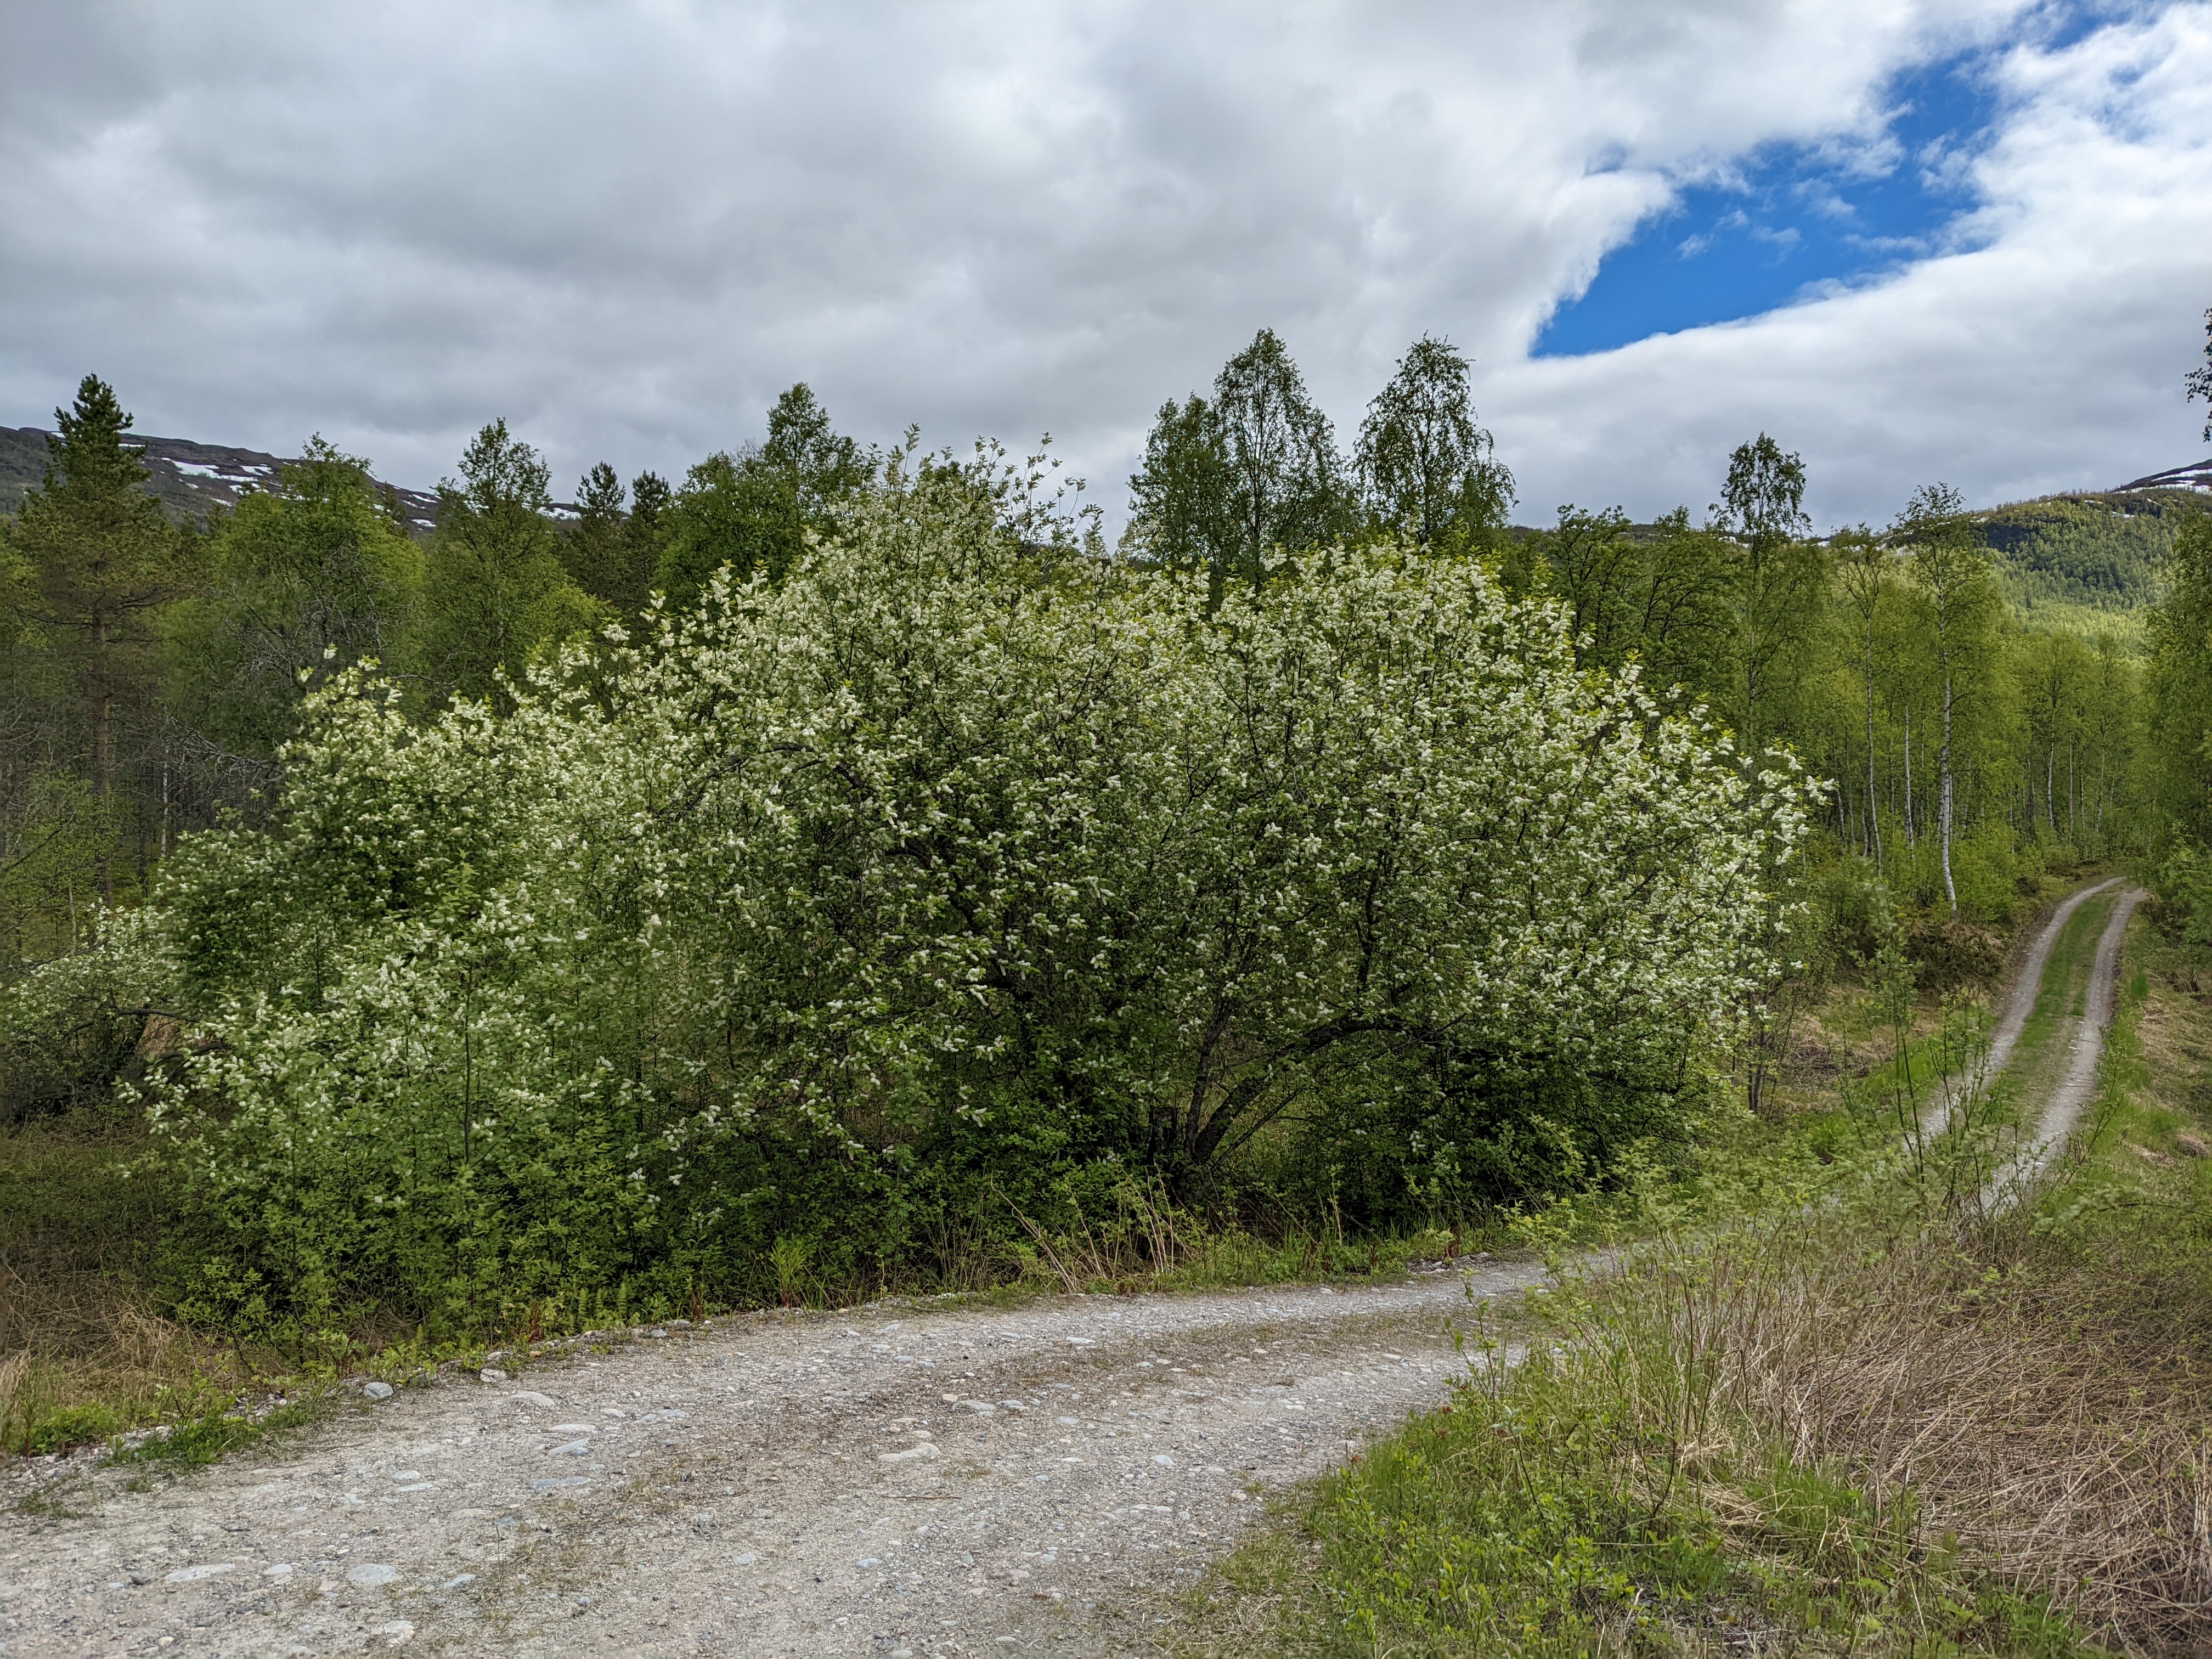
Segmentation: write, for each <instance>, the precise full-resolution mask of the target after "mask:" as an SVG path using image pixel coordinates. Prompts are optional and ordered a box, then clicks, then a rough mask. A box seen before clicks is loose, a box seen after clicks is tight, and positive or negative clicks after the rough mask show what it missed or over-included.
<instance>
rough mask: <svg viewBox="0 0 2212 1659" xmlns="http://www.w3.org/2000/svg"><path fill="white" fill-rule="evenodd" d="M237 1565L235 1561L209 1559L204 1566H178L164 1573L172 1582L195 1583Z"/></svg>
mask: <svg viewBox="0 0 2212 1659" xmlns="http://www.w3.org/2000/svg"><path fill="white" fill-rule="evenodd" d="M236 1565H238V1563H237V1562H235V1561H211V1562H210V1563H208V1565H205V1566H200V1567H179V1568H178V1569H177V1570H176V1571H174V1572H173V1573H168V1574H167V1575H165V1577H167V1580H168V1582H169V1583H172V1584H197V1583H199V1582H200V1580H201V1579H203V1578H212V1577H215V1576H216V1574H217V1573H219V1572H228V1571H230V1570H231V1569H232V1568H233V1567H235V1566H236Z"/></svg>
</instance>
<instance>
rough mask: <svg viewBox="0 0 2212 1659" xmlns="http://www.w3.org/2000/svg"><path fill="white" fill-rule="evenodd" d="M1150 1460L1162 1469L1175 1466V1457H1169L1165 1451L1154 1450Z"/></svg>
mask: <svg viewBox="0 0 2212 1659" xmlns="http://www.w3.org/2000/svg"><path fill="white" fill-rule="evenodd" d="M1152 1462H1155V1463H1157V1464H1158V1465H1159V1466H1160V1467H1161V1468H1164V1469H1171V1468H1174V1467H1175V1459H1174V1458H1172V1457H1170V1456H1169V1455H1167V1454H1166V1453H1165V1452H1154V1453H1153V1454H1152Z"/></svg>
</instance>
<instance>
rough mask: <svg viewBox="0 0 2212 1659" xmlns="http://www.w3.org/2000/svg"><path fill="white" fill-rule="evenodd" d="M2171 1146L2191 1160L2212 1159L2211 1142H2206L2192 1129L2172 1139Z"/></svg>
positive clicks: (2183, 1131) (2185, 1130)
mask: <svg viewBox="0 0 2212 1659" xmlns="http://www.w3.org/2000/svg"><path fill="white" fill-rule="evenodd" d="M2173 1144H2174V1145H2175V1146H2179V1147H2180V1148H2181V1150H2182V1151H2183V1152H2186V1153H2188V1154H2189V1156H2190V1157H2191V1158H2212V1142H2207V1141H2206V1140H2205V1139H2204V1137H2203V1135H2200V1134H2198V1133H2197V1131H2196V1130H2194V1129H2184V1130H2182V1131H2181V1132H2180V1133H2178V1134H2176V1135H2175V1136H2174V1138H2173Z"/></svg>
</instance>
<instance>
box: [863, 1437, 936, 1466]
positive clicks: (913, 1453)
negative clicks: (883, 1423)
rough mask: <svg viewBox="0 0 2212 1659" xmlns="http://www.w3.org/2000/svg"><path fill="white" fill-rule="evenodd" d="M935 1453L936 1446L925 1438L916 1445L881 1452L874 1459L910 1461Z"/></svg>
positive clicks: (895, 1461)
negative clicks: (901, 1449) (900, 1449)
mask: <svg viewBox="0 0 2212 1659" xmlns="http://www.w3.org/2000/svg"><path fill="white" fill-rule="evenodd" d="M936 1455H937V1448H936V1447H934V1446H933V1445H932V1444H930V1443H929V1442H928V1441H927V1440H925V1441H923V1442H922V1443H921V1444H920V1445H918V1446H908V1448H907V1449H905V1450H904V1451H895V1452H884V1453H881V1454H879V1455H878V1457H877V1459H876V1461H877V1462H878V1463H911V1462H915V1461H916V1460H918V1459H927V1458H932V1457H934V1456H936Z"/></svg>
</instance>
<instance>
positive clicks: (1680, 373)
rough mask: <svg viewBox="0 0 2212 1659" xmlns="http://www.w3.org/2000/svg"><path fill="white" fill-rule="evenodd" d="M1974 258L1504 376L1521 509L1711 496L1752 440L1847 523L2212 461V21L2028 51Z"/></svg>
mask: <svg viewBox="0 0 2212 1659" xmlns="http://www.w3.org/2000/svg"><path fill="white" fill-rule="evenodd" d="M1997 73H1998V76H1999V79H2000V83H2001V86H2002V91H2003V93H2004V94H2005V98H2006V103H2007V106H2006V110H2005V113H2004V115H2003V117H2002V125H2001V127H2000V129H1999V131H1997V133H1996V135H1995V137H1994V141H1993V142H1992V143H1990V146H1989V147H1988V148H1987V149H1985V150H1984V152H1983V153H1982V155H1980V156H1979V158H1978V160H1977V161H1976V162H1975V163H1974V167H1973V179H1974V183H1975V185H1976V188H1977V190H1978V192H1979V194H1980V196H1981V198H1982V200H1983V202H1984V206H1983V207H1982V208H1981V209H1980V210H1978V212H1977V213H1975V214H1974V215H1973V216H1972V217H1971V219H1970V220H1969V221H1968V222H1966V224H1964V225H1963V226H1961V227H1960V234H1959V236H1958V237H1957V238H1956V241H1957V243H1958V245H1959V249H1960V251H1956V252H1947V253H1942V254H1939V255H1936V256H1935V257H1931V258H1926V259H1923V260H1922V261H1920V262H1918V263H1917V264H1911V265H1909V266H1907V267H1906V268H1905V269H1904V270H1901V271H1900V272H1899V273H1898V274H1897V275H1895V276H1893V277H1890V278H1888V279H1887V280H1885V281H1883V282H1881V283H1878V284H1876V285H1874V286H1872V287H1869V288H1866V289H1859V290H1857V291H1848V290H1847V291H1838V292H1832V293H1830V294H1828V295H1826V296H1824V297H1820V298H1818V299H1815V300H1813V301H1810V302H1808V303H1806V304H1802V305H1799V306H1795V307H1790V308H1788V309H1785V310H1782V311H1779V312H1776V313H1770V314H1768V315H1765V316H1763V317H1759V318H1755V319H1750V320H1747V321H1746V322H1742V323H1739V324H1734V325H1726V326H1722V327H1714V328H1700V329H1694V330H1690V331H1685V332H1682V333H1680V334H1674V335H1668V336H1664V337H1658V338H1654V339H1649V340H1643V341H1639V342H1638V343H1635V344H1633V345H1631V346H1627V347H1624V348H1623V349H1620V350H1617V351H1611V352H1607V353H1603V354H1600V355H1596V356H1589V357H1586V358H1577V359H1565V360H1559V359H1539V360H1536V361H1534V362H1518V363H1512V364H1508V365H1506V366H1504V367H1502V368H1499V369H1498V372H1497V373H1496V374H1493V375H1492V377H1491V378H1490V380H1489V383H1488V385H1487V386H1486V389H1485V391H1486V402H1487V413H1488V415H1489V416H1490V418H1491V420H1492V424H1493V425H1494V426H1495V428H1496V429H1497V430H1498V434H1499V441H1500V446H1501V448H1503V449H1504V450H1505V451H1506V452H1507V453H1509V454H1510V455H1513V456H1515V457H1516V458H1517V459H1519V461H1520V471H1521V475H1522V482H1523V484H1524V489H1523V496H1524V503H1525V505H1526V506H1527V507H1536V506H1538V505H1539V504H1541V507H1542V508H1544V509H1546V510H1548V508H1549V507H1551V506H1552V505H1553V504H1554V503H1556V502H1558V501H1565V500H1570V499H1575V500H1579V501H1583V502H1584V503H1585V504H1589V503H1592V502H1595V501H1613V500H1616V499H1619V500H1624V501H1626V502H1627V503H1628V505H1629V506H1630V507H1631V508H1632V510H1635V511H1638V512H1650V511H1655V510H1660V509H1662V508H1664V507H1668V506H1670V505H1672V504H1674V502H1677V501H1687V502H1688V504H1689V505H1690V506H1691V507H1693V508H1696V507H1702V506H1704V505H1705V502H1707V501H1710V500H1711V497H1712V495H1713V494H1714V493H1715V489H1714V483H1715V482H1717V477H1718V475H1719V471H1720V469H1721V461H1722V458H1723V456H1724V455H1725V453H1726V452H1727V450H1728V449H1729V447H1731V446H1732V445H1734V444H1735V443H1736V442H1738V441H1741V439H1743V438H1745V437H1747V436H1749V435H1752V433H1753V432H1754V431H1756V430H1759V429H1762V428H1763V429H1765V430H1767V431H1771V432H1772V433H1773V434H1775V435H1776V436H1778V438H1780V439H1782V440H1783V441H1784V442H1785V443H1787V444H1789V445H1790V446H1791V447H1796V448H1799V449H1802V451H1803V453H1804V454H1805V457H1806V462H1807V467H1808V472H1809V474H1810V476H1811V478H1812V480H1813V486H1814V488H1813V497H1814V499H1813V505H1814V507H1816V508H1817V509H1818V510H1819V516H1820V517H1821V518H1823V519H1824V520H1826V521H1828V522H1830V523H1835V522H1842V521H1847V520H1854V519H1860V518H1865V519H1872V520H1880V519H1881V518H1884V517H1887V515H1888V514H1889V513H1893V511H1895V510H1896V508H1897V507H1899V506H1901V505H1902V503H1903V500H1904V497H1905V495H1906V494H1907V493H1908V492H1909V490H1910V489H1911V487H1912V486H1913V485H1915V484H1917V483H1927V482H1930V481H1932V480H1935V479H1938V478H1941V479H1943V480H1945V481H1947V482H1949V483H1955V484H1957V485H1959V486H1960V487H1961V488H1962V489H1965V490H1966V494H1967V495H1968V496H1969V498H1970V499H1975V500H1983V501H1989V500H2001V499H2008V498H2011V497H2016V496H2022V495H2033V494H2039V493H2042V492H2045V491H2048V490H2051V489H2062V488H2075V487H2083V486H2091V487H2093V486H2109V485H2112V484H2115V483H2122V482H2124V481H2125V480H2127V479H2129V478H2131V477H2137V476H2140V475H2142V474H2143V473H2147V472H2150V471H2157V470H2160V469H2161V468H2164V467H2166V466H2170V465H2176V464H2178V463H2179V462H2180V461H2182V460H2185V459H2194V458H2195V456H2196V455H2197V453H2198V451H2199V448H2200V446H2199V445H2198V443H2197V434H2198V428H2199V426H2200V424H2201V416H2199V415H2196V414H2192V413H2191V411H2190V410H2189V409H2188V408H2187V407H2186V406H2185V404H2184V402H2183V399H2182V395H2181V386H2180V381H2181V376H2182V374H2183V373H2184V371H2185V369H2186V368H2189V367H2190V365H2191V362H2192V360H2193V359H2195V358H2196V357H2197V354H2198V353H2199V352H2200V351H2201V350H2202V349H2203V321H2202V317H2203V310H2204V307H2205V306H2206V305H2207V304H2212V8H2206V7H2203V6H2183V7H2175V8H2172V9H2168V10H2166V11H2165V12H2164V13H2163V14H2162V15H2158V16H2155V17H2154V18H2152V19H2149V20H2148V21H2127V22H2124V23H2119V24H2115V25H2113V26H2112V27H2107V28H2105V29H2103V30H2101V31H2099V32H2097V33H2093V34H2091V35H2090V36H2088V37H2087V38H2086V39H2084V40H2081V41H2080V42H2078V43H2077V44H2075V45H2074V46H2070V47H2069V48H2067V49H2065V50H2062V51H2055V52H2046V51H2044V50H2041V49H2039V48H2037V47H2034V46H2021V47H2018V48H2016V49H2015V50H2013V51H2012V52H2009V53H2008V54H2006V55H2005V56H2004V58H2002V62H2001V64H1999V66H1998V69H1997Z"/></svg>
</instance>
